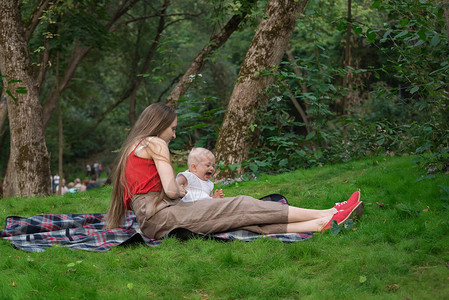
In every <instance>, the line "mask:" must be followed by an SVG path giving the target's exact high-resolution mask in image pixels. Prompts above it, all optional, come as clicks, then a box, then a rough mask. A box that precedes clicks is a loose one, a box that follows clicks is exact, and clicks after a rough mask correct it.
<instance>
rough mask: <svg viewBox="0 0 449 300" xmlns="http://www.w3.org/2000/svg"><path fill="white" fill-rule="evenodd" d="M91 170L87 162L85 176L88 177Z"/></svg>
mask: <svg viewBox="0 0 449 300" xmlns="http://www.w3.org/2000/svg"><path fill="white" fill-rule="evenodd" d="M91 172H92V167H91V166H90V165H89V164H87V165H86V176H87V177H89V176H90V175H91V174H90V173H91Z"/></svg>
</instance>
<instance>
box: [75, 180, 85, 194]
mask: <svg viewBox="0 0 449 300" xmlns="http://www.w3.org/2000/svg"><path fill="white" fill-rule="evenodd" d="M74 183H75V188H76V189H77V190H78V192H85V191H86V186H85V185H83V184H81V180H80V179H79V178H76V179H75V181H74Z"/></svg>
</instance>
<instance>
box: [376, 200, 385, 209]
mask: <svg viewBox="0 0 449 300" xmlns="http://www.w3.org/2000/svg"><path fill="white" fill-rule="evenodd" d="M376 204H377V205H379V207H382V208H383V207H385V204H383V203H380V202H377V201H376Z"/></svg>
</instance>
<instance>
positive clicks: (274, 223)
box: [107, 103, 363, 239]
mask: <svg viewBox="0 0 449 300" xmlns="http://www.w3.org/2000/svg"><path fill="white" fill-rule="evenodd" d="M176 126H177V117H176V113H175V112H174V111H173V110H172V109H171V108H170V107H168V106H166V105H164V104H160V103H155V104H151V105H150V106H148V107H147V108H146V109H145V110H144V111H143V112H142V114H141V115H140V117H139V119H138V120H137V122H136V124H135V125H134V127H133V128H132V130H131V131H130V132H129V134H128V137H127V139H126V141H125V142H124V144H123V146H122V150H121V154H120V156H119V158H118V164H117V166H116V169H115V171H114V175H113V192H112V201H111V204H110V207H109V212H108V220H107V221H108V228H117V227H119V226H120V225H121V223H122V222H123V220H124V213H125V210H130V209H131V210H133V211H134V213H135V214H136V218H137V222H138V223H139V227H140V229H141V230H142V232H143V233H144V234H145V235H146V236H147V237H149V238H155V239H160V238H162V237H163V236H164V235H165V234H167V233H169V232H170V231H172V230H173V229H176V228H185V229H188V230H190V231H192V232H196V233H204V234H208V233H217V232H226V231H230V230H235V229H246V230H250V231H253V232H257V233H263V234H270V233H288V232H309V231H312V232H317V231H323V230H325V229H328V228H330V227H331V221H332V220H335V221H336V222H337V223H338V224H341V223H343V222H345V221H346V220H347V219H349V218H353V217H360V216H361V214H362V213H363V202H361V201H360V193H359V192H355V193H354V194H353V195H352V196H351V198H349V200H348V201H345V202H342V203H338V204H336V206H334V207H332V208H330V209H325V210H315V209H303V208H298V207H293V206H288V205H284V204H281V203H277V202H270V201H260V200H257V199H254V198H252V197H249V196H237V197H225V198H220V199H211V200H209V201H195V202H183V201H181V198H182V197H184V196H185V194H186V191H185V189H184V188H183V187H181V186H180V185H179V184H178V183H177V182H176V179H175V173H174V170H173V167H172V165H171V163H170V152H169V150H168V144H169V143H170V140H171V139H173V138H175V137H176V134H175V132H176Z"/></svg>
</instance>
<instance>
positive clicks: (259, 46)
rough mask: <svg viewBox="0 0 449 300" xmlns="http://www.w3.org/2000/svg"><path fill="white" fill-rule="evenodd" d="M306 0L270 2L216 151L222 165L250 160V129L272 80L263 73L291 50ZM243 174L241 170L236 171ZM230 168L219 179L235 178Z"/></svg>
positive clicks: (274, 0) (229, 106)
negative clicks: (293, 35)
mask: <svg viewBox="0 0 449 300" xmlns="http://www.w3.org/2000/svg"><path fill="white" fill-rule="evenodd" d="M306 5H307V0H305V1H295V0H270V1H269V2H268V4H267V7H266V9H265V13H264V16H266V17H265V18H263V19H262V21H261V23H260V25H259V27H258V29H257V31H256V34H255V35H254V38H253V40H252V42H251V45H250V47H249V49H248V52H247V53H246V57H245V59H244V61H243V64H242V67H241V69H240V72H239V75H238V78H237V82H236V84H235V86H234V90H233V92H232V95H231V99H230V101H229V105H228V107H227V110H226V114H225V117H224V120H223V125H222V127H221V130H220V133H219V135H218V140H217V145H216V148H215V152H216V157H217V162H218V163H219V164H220V165H240V164H241V163H242V162H243V161H245V160H247V159H248V154H249V151H250V149H251V146H252V143H253V141H252V140H251V139H250V138H249V128H250V125H251V123H253V121H254V119H255V117H256V115H255V114H256V110H257V109H258V108H259V107H261V106H262V105H264V104H266V103H267V101H268V99H267V97H266V95H265V89H266V88H267V87H268V85H269V84H270V83H271V82H272V81H273V77H271V76H263V75H262V72H263V71H264V70H270V68H272V67H273V66H277V65H279V63H280V62H281V59H282V56H283V55H284V53H285V50H286V49H287V47H288V43H289V41H290V38H291V35H292V33H293V30H294V28H295V25H296V20H297V18H298V17H299V14H300V13H302V12H303V11H304V8H305V7H306ZM237 172H238V173H241V172H242V169H241V168H238V169H237ZM233 175H235V174H233V172H231V171H230V169H222V170H220V169H219V170H218V172H217V175H216V176H217V177H218V178H226V177H229V176H233Z"/></svg>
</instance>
